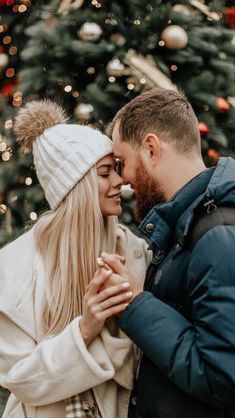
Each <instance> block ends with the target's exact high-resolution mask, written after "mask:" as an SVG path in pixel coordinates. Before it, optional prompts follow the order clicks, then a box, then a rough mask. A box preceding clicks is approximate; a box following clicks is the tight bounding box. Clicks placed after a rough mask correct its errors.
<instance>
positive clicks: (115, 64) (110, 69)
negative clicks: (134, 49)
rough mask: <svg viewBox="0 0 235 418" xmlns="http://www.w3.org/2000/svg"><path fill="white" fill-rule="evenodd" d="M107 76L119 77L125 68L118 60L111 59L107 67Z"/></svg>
mask: <svg viewBox="0 0 235 418" xmlns="http://www.w3.org/2000/svg"><path fill="white" fill-rule="evenodd" d="M106 69H107V73H108V75H111V76H114V77H120V76H122V75H123V74H124V70H125V67H124V65H123V64H122V63H121V61H120V60H119V59H118V58H113V59H112V60H111V61H109V63H108V65H107V68H106Z"/></svg>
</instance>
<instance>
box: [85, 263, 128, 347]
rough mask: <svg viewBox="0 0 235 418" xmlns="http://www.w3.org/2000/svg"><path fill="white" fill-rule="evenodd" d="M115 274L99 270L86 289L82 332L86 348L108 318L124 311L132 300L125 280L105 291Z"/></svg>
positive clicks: (102, 269)
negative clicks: (109, 280) (105, 285)
mask: <svg viewBox="0 0 235 418" xmlns="http://www.w3.org/2000/svg"><path fill="white" fill-rule="evenodd" d="M112 274H113V272H112V270H107V269H105V268H102V267H101V268H99V269H98V270H97V271H96V273H95V276H94V278H93V279H92V280H91V282H90V284H89V285H88V287H87V289H86V294H85V296H84V300H83V315H82V318H81V320H80V331H81V334H82V337H83V339H84V342H85V344H86V346H88V345H89V344H90V343H91V341H92V340H93V339H94V338H95V337H96V335H98V334H99V333H100V331H101V330H102V328H103V326H104V322H105V320H106V319H107V318H109V317H111V316H113V315H117V314H119V313H121V312H122V311H124V310H125V309H126V307H127V306H128V302H129V301H130V300H131V298H132V292H130V291H128V288H129V286H130V284H129V283H128V282H127V280H126V279H125V278H121V279H119V283H118V284H115V285H113V286H111V287H108V288H106V289H104V290H101V291H100V289H102V286H103V285H104V283H105V281H106V280H108V279H109V278H110V277H111V275H112Z"/></svg>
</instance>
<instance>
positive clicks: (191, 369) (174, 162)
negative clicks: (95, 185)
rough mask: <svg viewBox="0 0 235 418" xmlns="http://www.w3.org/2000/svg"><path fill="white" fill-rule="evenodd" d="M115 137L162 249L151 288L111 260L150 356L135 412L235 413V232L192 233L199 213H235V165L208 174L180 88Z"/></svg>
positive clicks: (170, 415)
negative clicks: (227, 209) (229, 209)
mask: <svg viewBox="0 0 235 418" xmlns="http://www.w3.org/2000/svg"><path fill="white" fill-rule="evenodd" d="M109 131H110V133H111V136H112V139H113V149H114V154H115V156H116V157H117V158H119V159H120V160H121V161H122V175H123V179H124V181H125V183H130V184H131V185H132V187H133V188H134V189H135V192H136V204H137V215H138V217H139V218H141V217H143V216H145V218H144V220H143V221H142V223H141V225H140V230H141V231H142V232H144V233H145V234H146V235H147V236H148V238H149V239H150V241H151V244H150V248H151V249H152V250H153V260H152V262H151V264H150V266H149V268H148V271H147V275H146V281H145V287H144V291H142V290H141V288H140V286H139V285H138V284H137V281H136V280H135V278H134V277H133V275H132V274H131V273H130V272H128V271H127V270H126V269H125V267H124V266H123V265H122V264H121V263H120V262H119V261H118V260H117V259H116V258H115V257H114V256H112V255H109V254H106V253H104V254H102V258H103V261H104V262H105V263H107V264H109V266H110V267H111V268H112V269H113V270H114V271H115V272H116V273H118V274H119V275H120V276H125V277H126V278H128V279H129V282H130V285H131V290H132V292H133V297H132V299H131V301H130V304H129V306H128V308H127V309H126V310H125V312H124V313H123V314H122V315H121V316H120V318H119V325H120V328H121V329H122V330H123V331H124V332H125V333H126V334H127V335H128V336H129V337H130V338H131V339H132V340H133V341H134V342H135V343H136V344H137V346H139V347H140V348H141V350H142V351H143V357H142V360H141V364H140V370H139V376H138V380H137V383H136V387H135V390H134V393H133V394H132V398H131V401H130V408H129V416H130V417H132V416H133V417H138V418H141V417H142V418H151V417H153V418H159V417H160V418H204V417H211V418H218V417H220V418H221V417H223V418H229V417H232V416H233V413H234V411H235V259H234V251H235V226H234V225H221V224H220V225H216V226H214V227H213V228H212V229H209V230H208V231H207V232H206V233H205V234H204V235H203V236H202V237H201V238H200V239H199V240H198V241H197V242H196V243H195V245H194V247H193V248H191V247H190V237H191V234H192V231H193V225H194V224H195V223H196V220H197V218H198V216H199V214H201V213H206V211H207V212H208V216H210V215H209V213H210V212H213V211H215V210H217V207H218V206H234V207H235V162H234V161H233V160H232V159H231V158H221V159H220V161H219V163H218V165H217V166H216V167H211V168H209V169H206V167H205V165H204V163H203V160H202V156H201V148H200V134H199V130H198V121H197V119H196V116H195V114H194V112H193V109H192V107H191V105H190V104H189V103H188V101H187V100H186V98H185V97H184V96H183V95H181V94H180V93H178V92H174V91H169V90H163V89H154V90H151V91H148V92H146V93H144V94H142V95H140V96H138V97H136V98H135V99H133V100H132V101H131V102H130V103H128V104H127V105H126V106H125V107H124V108H122V109H121V110H120V111H119V112H118V113H117V115H116V117H115V118H114V120H113V122H112V124H111V127H110V129H109ZM149 210H150V211H149ZM117 277H119V276H117V275H115V280H117ZM234 416H235V415H234Z"/></svg>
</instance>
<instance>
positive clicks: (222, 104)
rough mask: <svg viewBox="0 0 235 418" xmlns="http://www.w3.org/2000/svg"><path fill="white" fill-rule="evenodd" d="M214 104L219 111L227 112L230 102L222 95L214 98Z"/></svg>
mask: <svg viewBox="0 0 235 418" xmlns="http://www.w3.org/2000/svg"><path fill="white" fill-rule="evenodd" d="M216 106H217V109H218V110H219V111H220V112H228V111H229V109H230V104H229V103H228V102H227V100H225V99H224V98H223V97H217V98H216Z"/></svg>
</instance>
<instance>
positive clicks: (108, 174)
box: [101, 173, 110, 177]
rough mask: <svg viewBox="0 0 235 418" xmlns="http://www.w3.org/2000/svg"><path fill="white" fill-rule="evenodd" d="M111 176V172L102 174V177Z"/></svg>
mask: <svg viewBox="0 0 235 418" xmlns="http://www.w3.org/2000/svg"><path fill="white" fill-rule="evenodd" d="M108 176H110V173H105V174H101V177H108Z"/></svg>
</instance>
